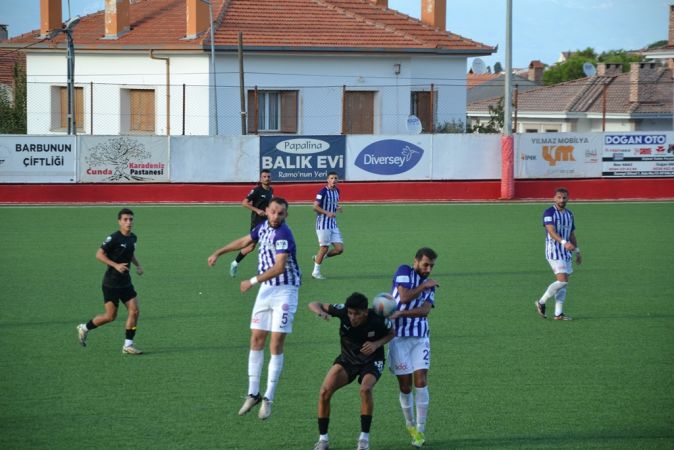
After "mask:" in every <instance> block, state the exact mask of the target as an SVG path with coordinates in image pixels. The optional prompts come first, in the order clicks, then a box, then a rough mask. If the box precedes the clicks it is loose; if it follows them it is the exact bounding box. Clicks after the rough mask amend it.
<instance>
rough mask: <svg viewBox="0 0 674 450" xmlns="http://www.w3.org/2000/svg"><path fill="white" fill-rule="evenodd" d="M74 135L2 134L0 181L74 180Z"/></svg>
mask: <svg viewBox="0 0 674 450" xmlns="http://www.w3.org/2000/svg"><path fill="white" fill-rule="evenodd" d="M75 142H76V138H75V136H25V135H21V136H17V135H5V136H0V183H74V182H75V181H76V173H77V169H76V167H77V152H76V145H75Z"/></svg>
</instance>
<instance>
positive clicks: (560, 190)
mask: <svg viewBox="0 0 674 450" xmlns="http://www.w3.org/2000/svg"><path fill="white" fill-rule="evenodd" d="M558 192H561V193H562V194H566V195H567V196H568V195H569V190H568V189H567V188H565V187H558V188H557V189H555V195H557V193H558Z"/></svg>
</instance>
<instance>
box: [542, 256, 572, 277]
mask: <svg viewBox="0 0 674 450" xmlns="http://www.w3.org/2000/svg"><path fill="white" fill-rule="evenodd" d="M548 264H550V267H552V272H553V273H554V274H555V275H557V274H558V273H566V274H569V275H571V274H572V273H573V263H572V262H571V260H568V261H565V260H563V259H548Z"/></svg>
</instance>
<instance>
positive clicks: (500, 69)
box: [494, 61, 503, 73]
mask: <svg viewBox="0 0 674 450" xmlns="http://www.w3.org/2000/svg"><path fill="white" fill-rule="evenodd" d="M501 72H503V67H501V63H500V62H498V61H496V62H495V63H494V73H501Z"/></svg>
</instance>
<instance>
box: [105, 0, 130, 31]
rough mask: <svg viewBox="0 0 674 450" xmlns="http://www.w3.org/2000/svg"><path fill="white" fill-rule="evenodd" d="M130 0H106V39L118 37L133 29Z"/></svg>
mask: <svg viewBox="0 0 674 450" xmlns="http://www.w3.org/2000/svg"><path fill="white" fill-rule="evenodd" d="M130 23H131V22H130V20H129V0H105V39H117V38H119V37H120V36H121V35H123V34H124V33H126V32H127V31H129V30H130V29H131V26H130Z"/></svg>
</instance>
